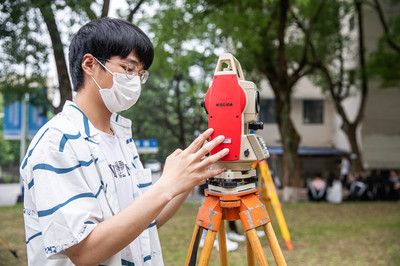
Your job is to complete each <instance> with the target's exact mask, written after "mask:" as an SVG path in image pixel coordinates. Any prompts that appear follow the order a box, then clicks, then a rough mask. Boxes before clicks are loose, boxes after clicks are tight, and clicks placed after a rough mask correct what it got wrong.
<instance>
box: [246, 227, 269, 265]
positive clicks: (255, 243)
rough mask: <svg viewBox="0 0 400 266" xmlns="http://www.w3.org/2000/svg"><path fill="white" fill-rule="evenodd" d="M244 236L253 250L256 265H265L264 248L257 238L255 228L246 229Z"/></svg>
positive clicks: (266, 263)
mask: <svg viewBox="0 0 400 266" xmlns="http://www.w3.org/2000/svg"><path fill="white" fill-rule="evenodd" d="M246 236H247V238H248V239H249V242H250V245H251V248H252V249H253V251H254V254H255V256H256V259H257V262H258V265H260V266H267V265H268V262H267V258H266V257H265V254H264V250H263V248H262V246H261V243H260V239H258V236H257V232H256V229H254V228H253V229H250V230H247V231H246Z"/></svg>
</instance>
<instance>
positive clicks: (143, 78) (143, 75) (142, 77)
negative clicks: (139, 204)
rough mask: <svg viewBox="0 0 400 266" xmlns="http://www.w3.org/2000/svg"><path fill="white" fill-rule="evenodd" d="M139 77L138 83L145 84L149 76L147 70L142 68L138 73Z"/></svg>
mask: <svg viewBox="0 0 400 266" xmlns="http://www.w3.org/2000/svg"><path fill="white" fill-rule="evenodd" d="M139 77H140V83H141V84H145V83H146V81H147V79H148V78H149V71H147V70H142V71H141V72H140V73H139Z"/></svg>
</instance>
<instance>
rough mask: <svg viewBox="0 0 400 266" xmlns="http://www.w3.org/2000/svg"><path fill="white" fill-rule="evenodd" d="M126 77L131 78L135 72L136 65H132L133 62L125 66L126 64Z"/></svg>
mask: <svg viewBox="0 0 400 266" xmlns="http://www.w3.org/2000/svg"><path fill="white" fill-rule="evenodd" d="M125 70H126V77H127V78H128V79H133V77H134V76H135V75H134V74H135V72H136V66H135V65H133V64H128V65H127V66H126V69H125Z"/></svg>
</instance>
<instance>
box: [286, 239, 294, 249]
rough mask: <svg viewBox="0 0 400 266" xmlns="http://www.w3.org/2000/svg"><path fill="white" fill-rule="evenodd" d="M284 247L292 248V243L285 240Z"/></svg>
mask: <svg viewBox="0 0 400 266" xmlns="http://www.w3.org/2000/svg"><path fill="white" fill-rule="evenodd" d="M286 247H287V248H288V250H293V245H292V241H290V240H289V241H286Z"/></svg>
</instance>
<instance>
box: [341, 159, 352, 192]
mask: <svg viewBox="0 0 400 266" xmlns="http://www.w3.org/2000/svg"><path fill="white" fill-rule="evenodd" d="M339 167H340V177H339V178H340V181H341V182H342V185H343V186H345V185H346V183H347V175H348V174H349V171H350V161H349V159H347V158H346V156H342V157H341V160H340V165H339Z"/></svg>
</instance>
